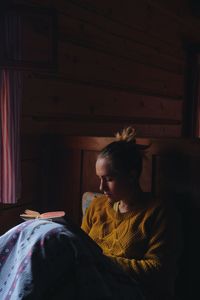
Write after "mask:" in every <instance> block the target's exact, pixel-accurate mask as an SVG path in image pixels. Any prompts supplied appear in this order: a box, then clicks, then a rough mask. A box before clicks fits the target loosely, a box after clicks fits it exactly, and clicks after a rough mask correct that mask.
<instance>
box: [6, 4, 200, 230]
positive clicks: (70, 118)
mask: <svg viewBox="0 0 200 300" xmlns="http://www.w3.org/2000/svg"><path fill="white" fill-rule="evenodd" d="M8 2H9V3H13V4H16V5H17V6H18V12H21V13H20V14H21V20H22V61H21V62H18V61H17V62H12V61H11V62H9V64H8V65H9V67H14V68H17V69H20V70H21V71H22V74H23V98H22V115H21V134H22V153H23V155H22V197H21V199H20V201H19V202H18V204H17V205H16V206H14V207H13V208H12V207H10V206H9V207H4V206H1V207H0V216H1V221H0V222H1V224H4V223H5V220H6V225H5V227H4V225H1V228H2V230H1V232H2V231H4V230H5V229H7V228H8V227H10V226H12V225H14V224H16V222H17V221H19V219H18V215H19V213H20V212H22V211H23V209H24V208H25V207H29V208H31V207H32V208H35V209H36V208H38V209H43V208H44V209H48V203H46V204H45V205H40V202H41V199H42V195H43V194H42V193H45V191H44V189H43V187H42V186H41V185H40V184H39V183H40V180H39V178H40V176H41V174H42V175H44V173H43V172H44V169H43V167H44V166H43V158H44V157H43V155H44V154H43V153H44V152H45V151H44V149H45V143H44V141H42V142H41V140H43V136H45V135H46V134H53V135H57V134H61V135H62V134H64V135H90V136H112V135H113V133H114V132H116V131H117V130H119V129H121V128H122V127H123V126H125V125H127V124H134V126H135V127H136V129H137V130H138V136H140V137H175V138H179V137H181V136H183V135H184V130H183V128H184V120H185V113H187V112H185V109H184V108H185V100H186V99H185V69H186V61H187V55H186V54H187V53H186V49H185V48H184V44H185V41H189V42H194V43H198V42H199V41H200V37H199V30H200V21H199V19H198V18H197V17H196V16H194V15H192V10H191V8H190V7H189V5H188V4H187V3H188V1H186V0H183V1H180V0H169V1H164V0H154V1H153V0H152V1H151V0H140V1H136V0H127V1H121V0H118V1H114V0H111V1H105V0H97V1H92V0H87V1H85V0H68V1H66V0H43V1H40V0H10V1H8ZM52 37H53V40H54V43H52ZM44 140H45V139H44ZM69 155H70V154H69ZM73 176H74V177H73V178H74V180H75V178H76V175H75V174H74V175H73ZM49 188H51V187H49ZM69 188H70V187H69ZM71 205H72V206H71V210H73V209H75V208H73V204H71ZM11 211H12V214H13V215H12V214H11Z"/></svg>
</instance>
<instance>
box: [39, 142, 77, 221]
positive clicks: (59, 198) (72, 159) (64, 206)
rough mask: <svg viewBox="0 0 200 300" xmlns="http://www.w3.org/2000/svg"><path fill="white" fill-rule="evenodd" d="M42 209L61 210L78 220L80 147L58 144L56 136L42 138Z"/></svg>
mask: <svg viewBox="0 0 200 300" xmlns="http://www.w3.org/2000/svg"><path fill="white" fill-rule="evenodd" d="M45 145H46V151H44V157H43V177H42V185H43V188H42V199H41V210H42V211H49V210H64V211H65V212H66V214H67V216H68V217H69V218H70V219H72V220H73V221H74V222H76V223H79V221H80V219H79V217H80V211H81V195H80V193H81V187H80V184H81V182H80V172H81V151H80V150H78V149H77V150H73V151H72V150H70V149H64V148H63V147H61V146H62V145H60V143H59V141H58V140H57V139H54V138H53V139H51V138H50V139H48V138H47V139H46V140H45Z"/></svg>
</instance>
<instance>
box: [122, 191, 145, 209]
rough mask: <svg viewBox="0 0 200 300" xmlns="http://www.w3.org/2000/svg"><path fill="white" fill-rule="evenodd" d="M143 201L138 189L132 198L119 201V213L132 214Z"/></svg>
mask: <svg viewBox="0 0 200 300" xmlns="http://www.w3.org/2000/svg"><path fill="white" fill-rule="evenodd" d="M142 199H143V192H142V190H141V189H140V188H139V189H138V190H137V192H135V193H134V195H133V196H132V197H130V198H129V199H122V200H120V201H119V206H118V208H119V212H120V213H126V212H132V211H134V210H135V209H137V208H138V207H139V206H141V204H142V202H143V201H142Z"/></svg>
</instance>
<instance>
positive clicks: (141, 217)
mask: <svg viewBox="0 0 200 300" xmlns="http://www.w3.org/2000/svg"><path fill="white" fill-rule="evenodd" d="M141 153H142V151H141V146H139V145H137V144H136V140H135V130H134V129H133V128H132V127H128V128H126V129H124V130H123V131H122V133H121V134H120V133H118V134H117V135H116V141H115V142H113V143H111V144H109V145H108V146H106V147H105V148H104V149H103V150H102V151H101V152H100V154H99V155H98V158H97V161H96V174H97V176H98V177H99V180H100V191H101V192H102V194H103V195H102V196H100V197H97V198H96V199H94V200H93V201H92V202H91V205H90V206H89V208H88V209H87V211H86V214H85V216H84V218H83V222H82V226H81V227H82V229H83V230H84V231H85V232H86V233H87V234H88V235H89V236H90V237H91V238H92V239H93V240H94V241H95V242H96V243H97V244H98V245H99V246H100V247H101V249H102V250H103V253H104V254H105V255H106V256H107V257H108V258H109V259H110V260H111V261H113V262H114V263H116V264H117V265H119V266H120V267H121V268H122V269H123V270H124V271H125V272H126V273H128V274H130V275H131V277H133V278H134V279H136V280H137V281H138V282H139V283H140V285H141V287H142V289H143V290H144V292H145V294H146V298H147V299H151V300H165V299H173V294H174V283H175V279H176V275H177V260H178V257H179V253H180V239H179V238H180V232H179V224H178V220H177V215H176V214H175V213H174V211H173V210H171V209H170V207H167V206H166V205H164V204H163V203H162V202H161V201H158V200H156V199H153V198H151V197H150V196H147V195H146V194H145V193H144V192H143V191H142V189H141V187H140V184H139V178H140V174H141V171H142V160H143V157H142V154H141Z"/></svg>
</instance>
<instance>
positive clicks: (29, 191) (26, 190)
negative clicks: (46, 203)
mask: <svg viewBox="0 0 200 300" xmlns="http://www.w3.org/2000/svg"><path fill="white" fill-rule="evenodd" d="M41 197H42V195H41V163H40V161H39V160H24V161H22V193H21V199H19V201H18V203H27V202H33V203H35V209H37V206H38V203H40V199H41Z"/></svg>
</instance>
